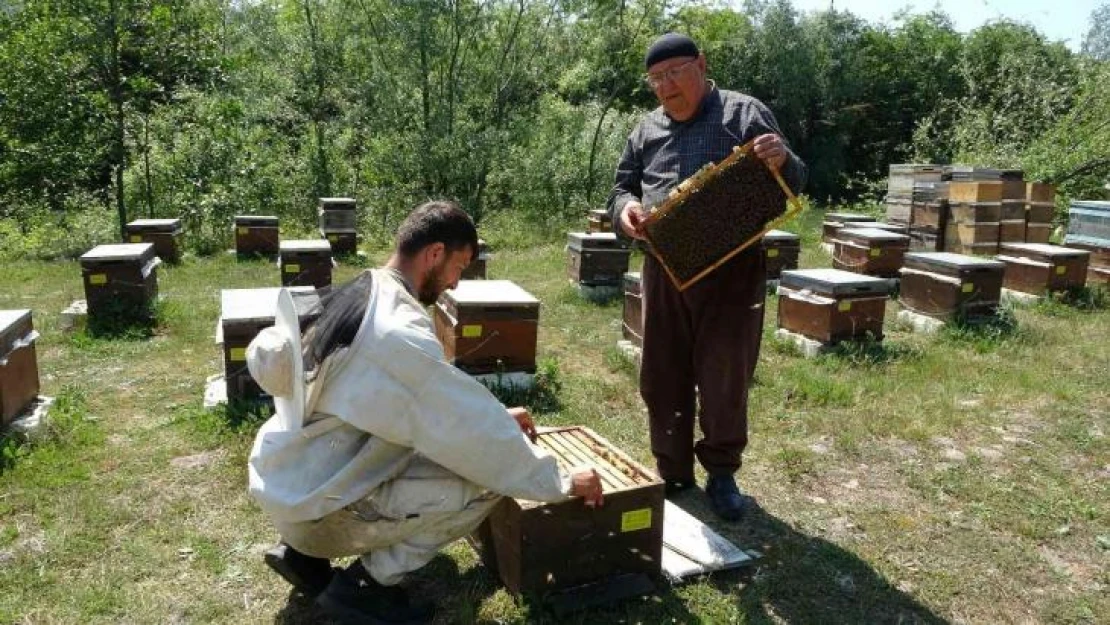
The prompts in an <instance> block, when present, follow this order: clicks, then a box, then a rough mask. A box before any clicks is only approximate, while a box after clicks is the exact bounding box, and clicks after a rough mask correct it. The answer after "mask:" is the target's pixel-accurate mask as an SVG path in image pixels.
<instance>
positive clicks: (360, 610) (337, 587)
mask: <svg viewBox="0 0 1110 625" xmlns="http://www.w3.org/2000/svg"><path fill="white" fill-rule="evenodd" d="M316 605H318V606H320V609H322V610H323V611H324V612H325V613H327V614H328V616H331V617H332V618H335V619H338V620H339V621H340V622H342V623H360V624H363V623H369V624H370V625H423V624H424V623H430V622H431V621H432V617H433V616H434V615H435V608H434V607H433V606H432V604H430V603H424V602H420V603H412V602H410V601H409V596H408V593H407V592H405V589H404V588H401V587H400V586H382V585H381V584H379V583H378V582H376V581H374V578H373V577H370V575H368V574H364V573H362V565H361V564H359V563H358V562H355V563H354V564H352V565H351V566H350V567H348V568H347V569H344V570H340V571H336V573H335V576H334V577H332V580H331V583H330V584H328V587H327V588H326V589H325V590H324V592H322V593H320V596H318V597H316Z"/></svg>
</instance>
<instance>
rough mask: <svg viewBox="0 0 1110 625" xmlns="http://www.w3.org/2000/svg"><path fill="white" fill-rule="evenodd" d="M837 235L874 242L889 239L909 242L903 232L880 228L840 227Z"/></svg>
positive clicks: (888, 240)
mask: <svg viewBox="0 0 1110 625" xmlns="http://www.w3.org/2000/svg"><path fill="white" fill-rule="evenodd" d="M838 234H839V236H841V237H847V238H850V239H856V240H859V241H876V242H890V241H906V242H909V240H910V237H909V236H908V235H905V234H898V233H897V232H891V231H890V230H884V229H882V228H857V227H854V226H853V227H851V228H841V229H840V230H839V231H838Z"/></svg>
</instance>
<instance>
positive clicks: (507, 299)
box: [441, 280, 540, 308]
mask: <svg viewBox="0 0 1110 625" xmlns="http://www.w3.org/2000/svg"><path fill="white" fill-rule="evenodd" d="M441 297H443V298H444V299H445V300H447V301H448V302H454V303H456V304H488V305H503V306H516V307H521V308H538V307H539V305H540V300H538V299H536V298H535V297H533V296H532V294H531V293H529V292H528V291H525V290H524V289H522V288H520V287H519V286H517V285H516V283H515V282H513V281H512V280H460V281H459V285H458V286H457V287H455V288H453V289H448V290H447V291H444V293H443V295H442V296H441Z"/></svg>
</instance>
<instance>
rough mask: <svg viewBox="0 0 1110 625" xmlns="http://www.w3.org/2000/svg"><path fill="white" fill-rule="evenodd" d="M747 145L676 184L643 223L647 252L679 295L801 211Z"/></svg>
mask: <svg viewBox="0 0 1110 625" xmlns="http://www.w3.org/2000/svg"><path fill="white" fill-rule="evenodd" d="M751 146H752V143H751V142H749V143H747V144H745V145H743V146H738V147H736V148H734V149H733V152H732V154H731V155H729V156H728V157H727V158H725V159H724V160H723V161H721V162H720V163H718V164H715V165H707V166H706V167H704V168H702V169H701V170H700V171H698V172H697V173H695V174H694V175H693V176H691V177H690V178H688V179H686V180H684V181H682V182H681V183H679V185H678V187H677V188H676V189H674V190H673V191H672V192H671V194H670V195H669V196H668V198H667V199H666V200H665V201H664V202H663V204H662V205H661V206H658V207H654V208H653V209H652V210H651V213H650V214H649V215H648V216H647V218H645V219H644V221H643V234H644V237H645V240H646V241H647V244H648V247H649V249H650V250H651V252H652V253H653V254H654V255H655V257H656V258H657V259H659V263H660V264H661V265H662V266H663V268H664V270H666V272H667V275H668V277H670V279H671V282H673V283H674V285H675V287H676V288H677V289H678V290H680V291H682V290H685V289H687V288H689V287H690V286H691V285H693V284H695V283H696V282H697V281H698V280H701V279H702V278H704V277H705V276H707V275H709V273H711V272H712V271H713V270H714V269H716V268H717V267H720V266H721V265H722V264H724V263H725V262H727V261H728V260H729V259H730V258H732V257H734V256H736V255H737V254H739V253H740V252H742V251H744V250H745V249H747V248H748V247H749V246H751V245H753V244H758V243H759V241H760V239H761V238H762V236H763V234H764V233H766V232H767V231H768V230H771V229H772V228H774V226H775V225H776V224H777V223H778V222H779V221H782V220H783V219H786V218H789V217H790V216H792V215H794V214H796V213H798V212H800V211H801V204H799V203H798V201H797V199H796V198H795V197H794V194H793V193H792V192H791V191H790V188H789V187H787V186H786V182H785V181H784V180H783V179H782V176H781V175H780V174H779V172H778V170H775V169H773V168H771V167H769V166H768V165H766V164H765V163H764V162H763V161H762V160H760V159H759V158H757V157H756V156H755V155H754V154H752V147H751ZM788 203H789V204H790V206H791V210H790V212H787V211H786V207H787V204H788Z"/></svg>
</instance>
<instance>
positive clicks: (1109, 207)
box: [1071, 200, 1110, 212]
mask: <svg viewBox="0 0 1110 625" xmlns="http://www.w3.org/2000/svg"><path fill="white" fill-rule="evenodd" d="M1071 207H1072V208H1086V209H1089V210H1094V211H1101V212H1110V202H1103V201H1099V200H1072V201H1071Z"/></svg>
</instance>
